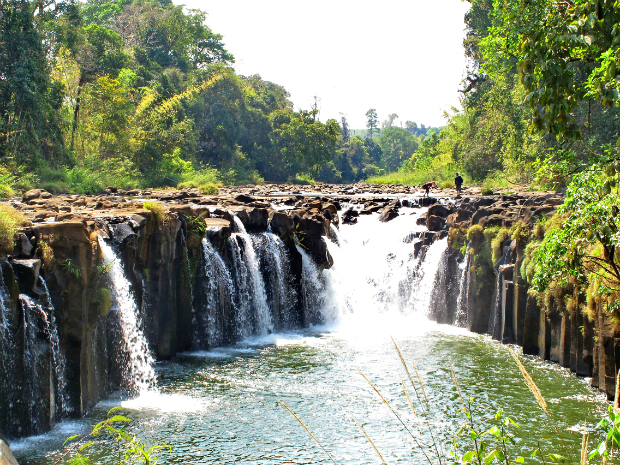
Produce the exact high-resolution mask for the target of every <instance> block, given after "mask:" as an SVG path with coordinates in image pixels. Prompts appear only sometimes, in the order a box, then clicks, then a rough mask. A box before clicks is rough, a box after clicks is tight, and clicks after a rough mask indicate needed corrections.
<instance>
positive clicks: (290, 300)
mask: <svg viewBox="0 0 620 465" xmlns="http://www.w3.org/2000/svg"><path fill="white" fill-rule="evenodd" d="M256 242H257V243H258V246H259V248H258V256H259V258H260V262H261V264H262V266H263V268H264V270H265V275H266V276H267V277H268V279H267V280H266V281H265V284H266V286H267V287H266V290H267V295H268V297H269V298H268V301H269V303H270V306H271V314H272V315H273V320H274V324H275V325H276V329H278V330H280V329H290V328H292V327H293V325H294V323H295V322H294V321H293V310H294V308H295V305H296V304H297V296H296V292H295V288H294V283H293V280H292V278H293V275H292V274H291V266H290V258H289V256H288V253H287V251H286V247H285V246H284V242H282V239H280V238H279V237H278V236H276V235H275V234H273V233H272V232H270V231H269V232H267V233H264V234H259V235H257V236H256Z"/></svg>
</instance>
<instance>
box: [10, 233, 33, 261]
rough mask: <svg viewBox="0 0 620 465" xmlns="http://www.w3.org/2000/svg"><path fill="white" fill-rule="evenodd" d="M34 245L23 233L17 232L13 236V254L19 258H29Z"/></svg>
mask: <svg viewBox="0 0 620 465" xmlns="http://www.w3.org/2000/svg"><path fill="white" fill-rule="evenodd" d="M33 250H34V247H33V246H32V243H31V242H30V240H29V239H28V236H26V235H25V234H24V233H19V234H17V235H16V238H15V248H14V250H13V254H14V255H15V256H16V257H19V258H30V257H32V252H33Z"/></svg>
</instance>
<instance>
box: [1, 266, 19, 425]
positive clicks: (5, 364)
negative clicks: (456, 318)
mask: <svg viewBox="0 0 620 465" xmlns="http://www.w3.org/2000/svg"><path fill="white" fill-rule="evenodd" d="M14 316H15V315H14V314H13V309H12V308H11V305H10V302H9V298H8V295H7V290H6V284H5V282H4V272H3V271H2V267H0V391H1V392H2V396H0V408H1V409H2V410H4V411H5V412H7V415H6V416H7V418H8V423H9V424H8V425H6V426H7V427H9V428H11V429H13V430H18V429H19V428H20V426H21V425H20V422H19V420H18V412H17V411H18V409H19V408H20V405H19V403H18V399H19V392H20V390H21V387H20V386H19V385H18V384H17V383H16V382H15V378H14V374H15V373H17V359H18V346H17V344H16V341H15V332H16V326H17V324H16V323H17V322H15V321H13V319H14Z"/></svg>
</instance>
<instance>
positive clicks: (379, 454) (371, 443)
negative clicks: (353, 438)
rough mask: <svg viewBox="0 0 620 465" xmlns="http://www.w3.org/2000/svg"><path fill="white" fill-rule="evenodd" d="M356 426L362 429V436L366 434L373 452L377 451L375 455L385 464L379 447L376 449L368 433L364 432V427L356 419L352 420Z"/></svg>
mask: <svg viewBox="0 0 620 465" xmlns="http://www.w3.org/2000/svg"><path fill="white" fill-rule="evenodd" d="M353 421H354V422H355V423H356V424H357V426H359V427H360V429H361V430H362V433H364V436H366V439H368V442H369V443H370V445H371V446H372V448H373V449H374V450H375V452H376V453H377V455H378V456H379V458H380V459H381V463H382V464H383V465H387V463H386V461H385V459H384V458H383V455H381V452H379V449H377V446H375V443H374V442H372V439H370V436H368V433H366V430H365V429H364V427H363V426H362V425H360V424H359V423H358V422H357V420H355V419H354V420H353Z"/></svg>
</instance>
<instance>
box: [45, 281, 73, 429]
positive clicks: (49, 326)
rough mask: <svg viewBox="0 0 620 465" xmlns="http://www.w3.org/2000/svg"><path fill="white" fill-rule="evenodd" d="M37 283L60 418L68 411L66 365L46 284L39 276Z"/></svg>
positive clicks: (57, 412)
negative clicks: (49, 345)
mask: <svg viewBox="0 0 620 465" xmlns="http://www.w3.org/2000/svg"><path fill="white" fill-rule="evenodd" d="M39 281H40V282H41V285H42V286H43V289H44V290H45V296H44V298H43V305H44V306H43V307H42V311H41V314H42V316H43V319H44V322H45V329H46V331H47V335H48V337H49V341H50V344H51V346H52V362H53V367H54V381H55V388H56V417H57V418H61V417H62V416H64V415H65V414H66V413H68V412H69V411H70V404H69V398H68V394H67V379H66V365H67V363H66V359H65V356H64V355H63V354H62V352H61V351H60V339H59V337H58V327H57V326H56V317H55V316H54V312H55V309H54V305H53V304H52V298H51V296H50V291H49V289H48V288H47V283H46V282H45V280H44V279H43V277H42V276H39Z"/></svg>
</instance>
